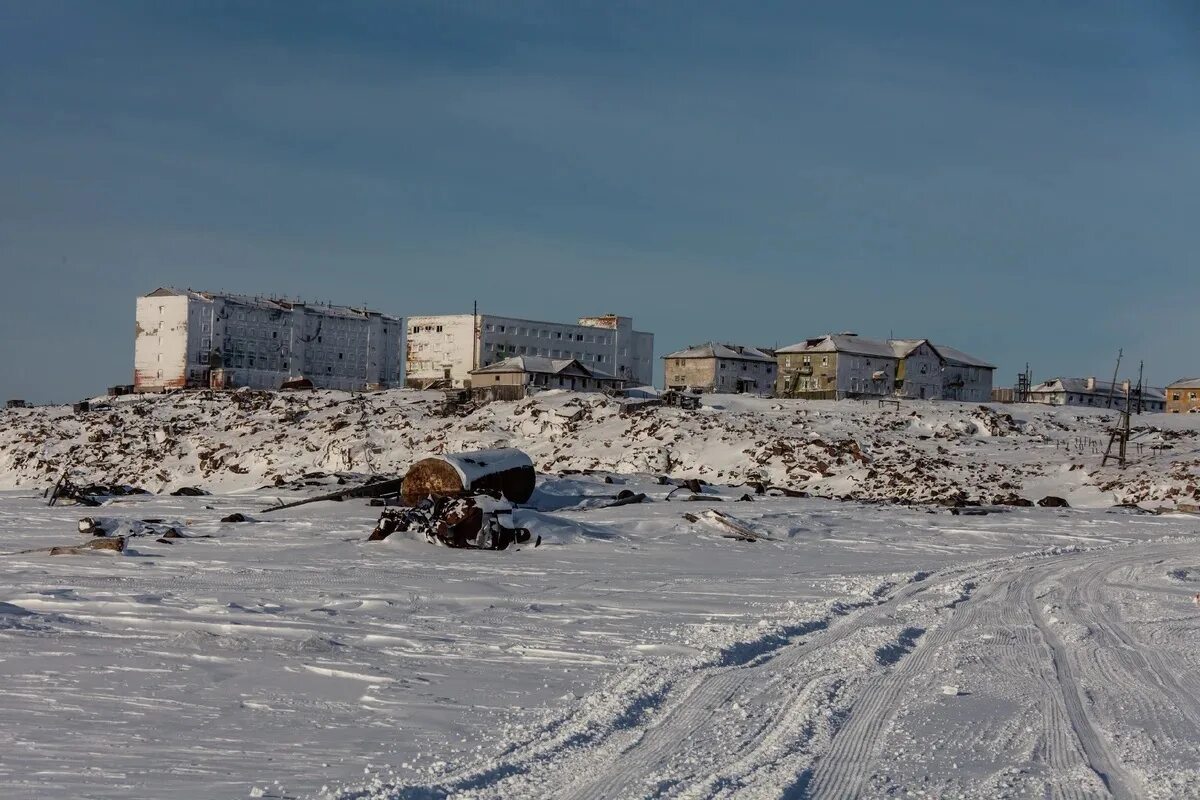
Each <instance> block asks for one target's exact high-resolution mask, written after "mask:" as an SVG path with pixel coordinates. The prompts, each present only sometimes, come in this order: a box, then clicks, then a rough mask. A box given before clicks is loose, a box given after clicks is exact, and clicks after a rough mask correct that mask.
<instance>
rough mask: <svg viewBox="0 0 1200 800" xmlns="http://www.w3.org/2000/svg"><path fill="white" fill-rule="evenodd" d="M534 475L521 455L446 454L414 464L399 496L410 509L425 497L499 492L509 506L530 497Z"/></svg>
mask: <svg viewBox="0 0 1200 800" xmlns="http://www.w3.org/2000/svg"><path fill="white" fill-rule="evenodd" d="M535 481H536V475H535V473H534V471H533V461H531V460H530V458H529V456H527V455H526V454H525V453H524V452H522V451H520V450H517V449H516V448H512V447H506V448H500V449H497V450H476V451H474V452H468V453H446V454H444V455H440V456H433V457H431V458H424V459H421V460H420V461H418V462H417V463H415V464H413V465H412V467H410V468H409V470H408V473H407V474H406V475H405V476H404V486H403V489H401V496H402V499H403V502H404V504H405V505H409V506H413V505H416V504H417V503H419V502H421V501H422V500H424V499H425V498H426V497H429V496H433V497H456V496H459V495H464V494H469V493H471V492H476V491H491V492H499V493H500V494H501V495H502V496H503V497H504V499H506V500H508V501H509V502H512V503H525V502H528V500H529V498H530V497H532V496H533V488H534V483H535Z"/></svg>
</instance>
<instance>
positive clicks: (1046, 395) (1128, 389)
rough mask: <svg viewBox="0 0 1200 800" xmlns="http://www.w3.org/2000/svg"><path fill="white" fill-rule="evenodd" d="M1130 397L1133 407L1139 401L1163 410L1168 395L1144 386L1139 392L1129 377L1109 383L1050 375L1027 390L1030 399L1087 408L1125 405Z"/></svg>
mask: <svg viewBox="0 0 1200 800" xmlns="http://www.w3.org/2000/svg"><path fill="white" fill-rule="evenodd" d="M1126 397H1129V398H1130V400H1131V402H1132V404H1133V406H1134V408H1137V407H1138V406H1139V404H1140V406H1141V410H1142V411H1165V410H1166V407H1167V395H1166V392H1164V391H1163V390H1162V389H1156V388H1153V387H1143V389H1142V392H1141V395H1140V396H1139V395H1138V392H1137V387H1136V386H1133V385H1132V384H1131V383H1130V381H1121V382H1120V383H1116V384H1114V383H1112V382H1110V381H1098V380H1096V379H1095V378H1094V377H1089V378H1051V379H1050V380H1048V381H1043V382H1042V383H1039V384H1038V385H1036V386H1034V387H1033V388H1031V389H1030V390H1029V402H1031V403H1044V404H1045V405H1050V406H1087V407H1089V408H1109V407H1110V405H1111V407H1112V408H1115V409H1118V410H1121V409H1124V408H1125V398H1126Z"/></svg>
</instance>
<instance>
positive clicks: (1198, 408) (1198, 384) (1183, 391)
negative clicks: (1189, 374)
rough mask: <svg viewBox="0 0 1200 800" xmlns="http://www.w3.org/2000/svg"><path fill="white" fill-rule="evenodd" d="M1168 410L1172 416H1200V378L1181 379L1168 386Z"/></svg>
mask: <svg viewBox="0 0 1200 800" xmlns="http://www.w3.org/2000/svg"><path fill="white" fill-rule="evenodd" d="M1166 409H1167V411H1169V412H1170V413H1172V414H1200V378H1180V379H1179V380H1177V381H1175V382H1174V383H1172V384H1171V385H1170V386H1168V387H1167V393H1166Z"/></svg>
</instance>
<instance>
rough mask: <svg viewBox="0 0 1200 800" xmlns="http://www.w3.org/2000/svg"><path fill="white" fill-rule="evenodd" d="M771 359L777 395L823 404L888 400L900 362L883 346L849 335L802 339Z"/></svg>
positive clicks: (886, 345) (886, 344) (884, 343)
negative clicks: (871, 398) (852, 398)
mask: <svg viewBox="0 0 1200 800" xmlns="http://www.w3.org/2000/svg"><path fill="white" fill-rule="evenodd" d="M775 358H776V361H777V363H778V373H779V378H778V383H777V387H776V393H777V394H780V395H783V396H786V397H807V398H809V399H825V400H837V399H840V398H843V397H848V396H855V397H857V396H879V397H884V396H890V395H891V394H892V393H893V391H894V390H895V385H896V370H897V368H898V366H899V361H900V359H899V358H898V357H897V356H896V352H895V351H894V350H893V349H892V346H891V345H890V344H888V343H887V342H884V341H879V340H877V339H868V338H867V337H865V336H858V335H857V334H853V333H836V334H833V333H831V334H828V335H826V336H819V337H817V338H814V339H806V340H805V341H803V342H798V343H797V344H794V345H791V346H789V347H783V348H780V349H779V350H776V351H775Z"/></svg>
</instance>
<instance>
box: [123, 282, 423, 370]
mask: <svg viewBox="0 0 1200 800" xmlns="http://www.w3.org/2000/svg"><path fill="white" fill-rule="evenodd" d="M135 333H136V336H135V344H134V387H135V390H136V391H139V392H155V391H163V390H166V389H181V388H188V387H211V388H237V387H242V386H246V387H250V388H254V389H278V388H280V386H281V385H282V384H283V383H284V382H285V381H288V380H297V379H300V378H307V379H308V380H310V381H312V383H313V385H314V386H315V387H317V388H323V389H344V390H354V391H359V390H364V389H371V388H385V387H388V386H399V385H402V384H403V380H404V322H403V320H401V319H400V318H399V317H392V316H387V315H384V314H380V313H377V312H374V311H368V310H366V309H362V308H351V307H348V306H329V305H309V304H305V303H298V302H291V301H287V300H275V299H268V298H259V297H248V296H243V295H232V294H214V293H211V292H195V291H192V290H190V289H189V290H179V289H168V288H163V289H157V290H155V291H153V292H151V293H149V294H148V295H145V296H144V297H139V298H138V300H137V325H136V330H135Z"/></svg>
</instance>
